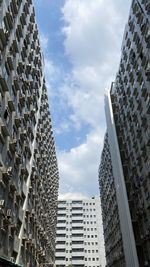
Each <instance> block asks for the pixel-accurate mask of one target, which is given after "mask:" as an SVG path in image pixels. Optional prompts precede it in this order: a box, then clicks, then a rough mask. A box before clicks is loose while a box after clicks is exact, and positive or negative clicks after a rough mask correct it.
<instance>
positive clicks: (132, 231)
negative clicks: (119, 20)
mask: <svg viewBox="0 0 150 267" xmlns="http://www.w3.org/2000/svg"><path fill="white" fill-rule="evenodd" d="M149 49H150V2H149V1H142V0H141V1H139V0H134V1H132V6H131V10H130V15H129V20H128V24H127V25H126V28H125V33H124V40H123V44H122V55H121V61H120V66H119V71H118V74H117V77H116V81H115V83H113V84H112V87H111V90H110V93H108V95H107V96H106V98H105V111H106V120H107V131H108V140H109V146H110V152H111V160H112V167H113V175H114V181H115V188H116V195H117V202H118V210H119V218H120V227H121V232H122V240H123V247H124V254H125V259H126V264H127V266H128V267H130V266H131V267H133V266H135V267H137V266H141V267H143V266H150V120H149V118H150V116H149V115H150V100H149V99H150V57H149V52H150V50H149Z"/></svg>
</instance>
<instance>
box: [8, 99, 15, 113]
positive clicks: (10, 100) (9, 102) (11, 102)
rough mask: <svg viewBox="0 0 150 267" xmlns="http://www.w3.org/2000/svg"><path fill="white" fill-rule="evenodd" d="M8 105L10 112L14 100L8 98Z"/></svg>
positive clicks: (12, 108)
mask: <svg viewBox="0 0 150 267" xmlns="http://www.w3.org/2000/svg"><path fill="white" fill-rule="evenodd" d="M8 107H9V109H10V111H11V112H13V111H15V106H14V101H13V100H12V99H9V100H8Z"/></svg>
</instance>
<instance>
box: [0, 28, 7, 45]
mask: <svg viewBox="0 0 150 267" xmlns="http://www.w3.org/2000/svg"><path fill="white" fill-rule="evenodd" d="M7 38H8V33H7V31H6V30H4V29H3V27H2V25H1V26H0V40H1V42H2V44H3V46H5V45H6V43H7Z"/></svg>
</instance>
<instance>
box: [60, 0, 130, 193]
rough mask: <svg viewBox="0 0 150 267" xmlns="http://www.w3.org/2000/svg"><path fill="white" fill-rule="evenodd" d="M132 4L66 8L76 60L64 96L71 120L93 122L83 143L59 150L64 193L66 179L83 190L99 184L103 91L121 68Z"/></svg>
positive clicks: (105, 1)
mask: <svg viewBox="0 0 150 267" xmlns="http://www.w3.org/2000/svg"><path fill="white" fill-rule="evenodd" d="M129 4H130V0H127V1H126V2H125V1H124V0H93V1H91V0H75V1H74V0H66V1H65V5H64V7H63V9H62V14H63V20H64V22H65V26H64V27H63V29H62V32H63V34H64V37H65V41H64V47H65V53H66V55H67V56H68V58H69V60H70V61H71V63H72V65H73V68H72V70H71V72H70V75H69V77H67V79H66V81H65V85H64V87H63V88H61V90H62V91H61V92H62V97H63V98H64V99H65V103H66V104H67V105H68V106H69V107H71V108H72V110H73V113H72V114H71V116H70V118H69V120H71V121H72V123H74V125H75V126H76V127H77V128H79V127H80V126H81V125H82V124H83V123H84V122H85V123H88V124H89V125H90V126H91V131H90V132H89V133H87V137H86V140H85V142H84V143H83V144H81V145H80V146H78V147H74V148H72V149H71V150H70V151H64V152H59V155H58V156H59V157H58V158H59V169H60V177H61V186H60V189H62V191H63V194H64V193H65V188H66V187H65V184H70V185H71V187H72V188H74V192H79V193H81V192H83V193H84V194H85V195H86V194H87V192H88V193H89V194H90V193H91V194H93V192H94V191H95V192H96V188H97V189H98V182H97V180H98V177H97V176H98V175H97V172H98V165H99V159H100V150H101V148H102V143H103V136H104V132H105V115H104V104H103V103H104V91H105V89H106V88H107V89H108V88H110V84H111V82H112V81H113V80H114V79H115V74H116V72H117V70H118V66H119V58H120V51H121V42H122V37H123V31H124V27H125V23H126V22H127V16H128V10H129ZM100 126H101V129H100ZM67 190H68V188H66V192H67ZM96 193H97V192H96Z"/></svg>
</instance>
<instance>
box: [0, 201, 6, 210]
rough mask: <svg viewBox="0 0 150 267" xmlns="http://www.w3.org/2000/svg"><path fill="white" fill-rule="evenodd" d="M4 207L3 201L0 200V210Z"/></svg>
mask: <svg viewBox="0 0 150 267" xmlns="http://www.w3.org/2000/svg"><path fill="white" fill-rule="evenodd" d="M4 206H5V200H4V199H1V200H0V209H2V208H4Z"/></svg>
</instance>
